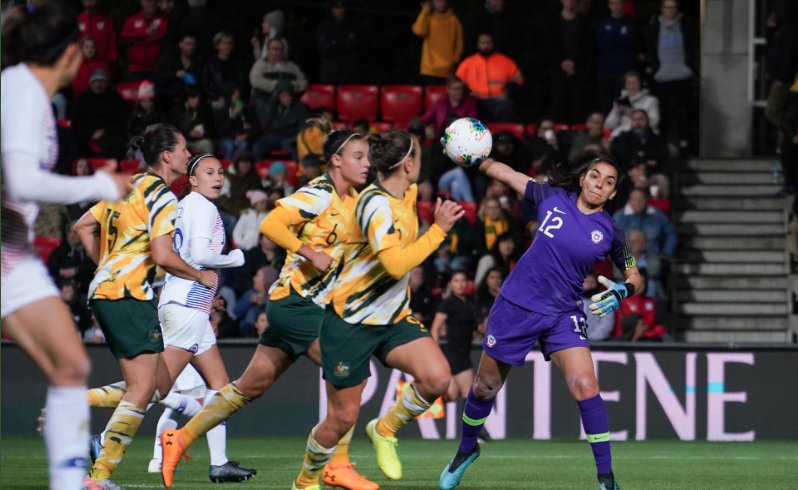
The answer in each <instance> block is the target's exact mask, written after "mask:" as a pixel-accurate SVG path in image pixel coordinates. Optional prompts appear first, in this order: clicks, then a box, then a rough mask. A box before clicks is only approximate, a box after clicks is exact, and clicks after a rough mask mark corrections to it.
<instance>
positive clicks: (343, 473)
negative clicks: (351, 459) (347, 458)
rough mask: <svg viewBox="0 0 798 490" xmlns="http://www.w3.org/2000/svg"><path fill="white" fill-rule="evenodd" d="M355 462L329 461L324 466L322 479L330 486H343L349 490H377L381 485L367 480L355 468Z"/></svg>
mask: <svg viewBox="0 0 798 490" xmlns="http://www.w3.org/2000/svg"><path fill="white" fill-rule="evenodd" d="M354 467H355V464H354V463H328V464H327V466H325V467H324V472H323V473H322V475H321V481H323V482H324V484H325V485H327V486H328V487H341V488H346V489H347V490H377V489H378V488H380V486H379V485H377V484H376V483H374V482H373V481H369V480H367V479H366V478H365V477H364V476H362V475H360V474H359V473H358V472H357V471H355V469H354Z"/></svg>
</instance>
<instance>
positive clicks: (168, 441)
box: [161, 430, 185, 488]
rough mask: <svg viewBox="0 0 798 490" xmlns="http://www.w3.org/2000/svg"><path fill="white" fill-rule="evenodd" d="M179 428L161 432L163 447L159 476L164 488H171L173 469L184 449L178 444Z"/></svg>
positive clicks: (175, 467) (175, 468)
mask: <svg viewBox="0 0 798 490" xmlns="http://www.w3.org/2000/svg"><path fill="white" fill-rule="evenodd" d="M179 434H180V431H179V430H165V431H163V432H161V448H162V449H163V464H162V465H161V476H162V477H163V484H164V486H165V487H166V488H172V481H173V480H174V476H175V470H177V464H178V463H180V458H181V457H182V456H183V452H184V451H185V449H183V447H182V446H181V445H180V443H179V442H178V440H177V438H178V435H179Z"/></svg>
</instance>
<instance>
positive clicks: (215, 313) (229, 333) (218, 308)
mask: <svg viewBox="0 0 798 490" xmlns="http://www.w3.org/2000/svg"><path fill="white" fill-rule="evenodd" d="M210 321H211V324H212V325H216V331H217V332H219V334H218V335H217V336H216V337H217V338H219V339H229V338H235V337H238V336H239V335H240V331H239V330H238V326H236V322H235V321H233V319H232V318H230V315H229V314H228V313H227V300H226V299H224V297H222V296H221V295H217V296H216V297H215V298H213V303H212V304H211V317H210Z"/></svg>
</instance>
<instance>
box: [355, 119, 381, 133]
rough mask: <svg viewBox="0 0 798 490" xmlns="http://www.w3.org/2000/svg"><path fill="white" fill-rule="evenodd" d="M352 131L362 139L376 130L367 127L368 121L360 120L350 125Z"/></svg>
mask: <svg viewBox="0 0 798 490" xmlns="http://www.w3.org/2000/svg"><path fill="white" fill-rule="evenodd" d="M352 131H354V132H356V133H357V134H359V135H360V136H362V137H364V138H365V137H366V136H368V135H369V133H376V132H377V130H375V129H374V128H372V127H371V126H370V125H369V122H368V120H366V119H362V118H361V119H358V120H357V121H355V122H353V123H352Z"/></svg>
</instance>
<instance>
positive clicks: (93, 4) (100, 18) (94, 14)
mask: <svg viewBox="0 0 798 490" xmlns="http://www.w3.org/2000/svg"><path fill="white" fill-rule="evenodd" d="M82 3H83V12H81V13H80V15H78V29H80V37H91V38H92V39H94V42H95V43H96V51H97V53H96V54H95V57H96V59H97V60H98V61H104V62H105V63H106V65H107V66H108V67H109V68H110V69H111V70H116V60H117V53H116V30H115V29H114V21H113V19H111V18H110V17H108V16H106V15H103V14H101V13H100V11H99V6H100V0H82Z"/></svg>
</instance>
